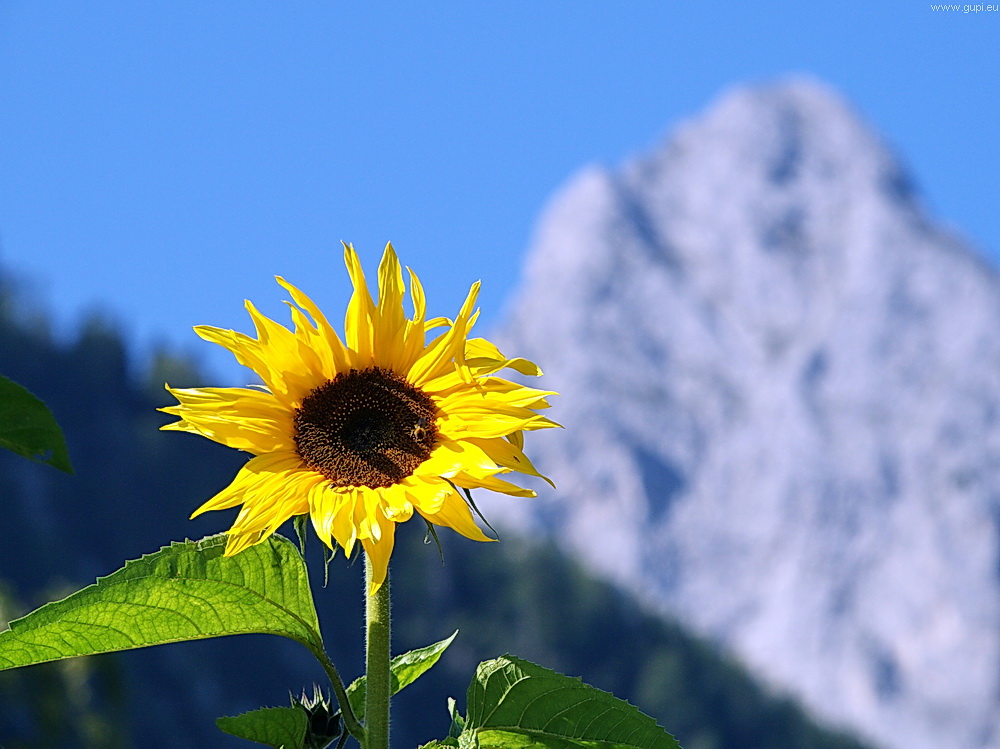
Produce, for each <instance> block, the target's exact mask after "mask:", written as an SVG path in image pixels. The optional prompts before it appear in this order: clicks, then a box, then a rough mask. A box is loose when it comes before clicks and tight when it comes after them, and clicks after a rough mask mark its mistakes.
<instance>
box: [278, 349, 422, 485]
mask: <svg viewBox="0 0 1000 749" xmlns="http://www.w3.org/2000/svg"><path fill="white" fill-rule="evenodd" d="M436 412H437V409H436V407H435V406H434V403H433V401H432V400H431V399H430V397H429V396H428V395H427V394H426V393H424V392H422V391H420V390H418V389H417V388H415V387H413V386H412V385H410V384H409V383H408V382H406V380H404V379H403V378H402V377H400V376H399V375H398V374H396V373H395V372H392V371H391V370H388V369H382V368H380V367H373V368H371V369H352V370H351V371H350V372H341V373H340V374H338V375H337V376H336V377H335V378H334V379H332V380H329V381H327V382H325V383H324V384H322V385H320V386H319V387H318V388H316V389H315V390H313V391H312V392H311V393H309V395H307V396H306V397H305V398H304V399H303V400H302V405H301V406H300V407H299V408H298V409H296V411H295V449H296V451H297V452H298V454H299V457H301V458H302V460H303V462H304V463H305V464H306V465H307V466H309V467H310V468H312V469H313V470H314V471H319V472H320V473H322V474H323V475H324V476H326V478H328V479H329V480H330V482H331V483H332V484H333V485H334V486H367V487H370V488H372V489H377V488H380V487H386V486H392V485H393V484H397V483H399V482H400V481H402V480H403V479H405V478H406V477H407V476H409V475H411V474H412V473H413V472H414V471H415V470H416V469H417V466H419V465H420V464H421V463H423V462H424V461H425V460H427V458H429V457H430V454H431V450H432V449H433V448H434V442H435V440H436V438H437V429H436V427H435V425H434V424H435V414H436Z"/></svg>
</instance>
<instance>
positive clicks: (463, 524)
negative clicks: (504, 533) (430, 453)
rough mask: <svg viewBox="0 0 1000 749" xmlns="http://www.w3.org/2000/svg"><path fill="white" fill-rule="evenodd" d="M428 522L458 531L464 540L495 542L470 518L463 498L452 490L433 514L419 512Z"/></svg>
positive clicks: (469, 511)
mask: <svg viewBox="0 0 1000 749" xmlns="http://www.w3.org/2000/svg"><path fill="white" fill-rule="evenodd" d="M420 514H421V515H423V516H424V517H425V518H427V520H428V522H431V523H434V524H435V525H441V526H446V527H448V528H451V529H452V530H455V531H458V532H459V533H461V534H462V535H463V536H465V537H466V538H471V539H472V540H473V541H496V540H497V539H495V538H490V537H489V536H487V535H486V534H485V533H483V532H482V530H480V528H479V526H478V525H476V521H475V520H474V519H473V517H472V511H471V510H470V509H469V505H468V504H467V503H466V501H465V498H464V497H462V496H461V495H460V494H459V493H458V492H456V491H454V490H452V491H451V492H450V493H449V494H448V495H447V496H446V497H445V498H444V502H443V503H442V505H441V509H439V510H438V511H437V512H434V513H426V512H420Z"/></svg>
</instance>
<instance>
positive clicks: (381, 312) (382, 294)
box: [373, 243, 406, 371]
mask: <svg viewBox="0 0 1000 749" xmlns="http://www.w3.org/2000/svg"><path fill="white" fill-rule="evenodd" d="M403 292H404V287H403V269H402V267H401V266H400V264H399V259H398V258H397V257H396V252H395V251H394V250H393V249H392V244H391V243H390V244H387V245H386V246H385V253H384V254H383V255H382V262H381V263H380V264H379V267H378V308H377V311H376V314H375V326H374V327H375V330H374V334H375V335H374V351H373V357H374V361H375V364H376V365H377V366H379V367H385V368H386V369H391V370H393V371H399V369H400V364H401V361H402V359H403V355H404V353H405V348H404V343H405V342H404V338H403V334H404V332H405V326H406V313H405V312H404V311H403Z"/></svg>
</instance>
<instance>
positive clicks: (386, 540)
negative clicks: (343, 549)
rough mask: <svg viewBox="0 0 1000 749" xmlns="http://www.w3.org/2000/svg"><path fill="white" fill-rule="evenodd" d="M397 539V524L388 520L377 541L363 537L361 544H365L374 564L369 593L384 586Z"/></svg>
mask: <svg viewBox="0 0 1000 749" xmlns="http://www.w3.org/2000/svg"><path fill="white" fill-rule="evenodd" d="M395 541H396V524H395V523H393V522H387V523H386V527H385V529H384V530H383V531H382V534H381V538H380V539H378V540H377V541H376V540H374V539H370V538H362V539H361V545H362V546H364V548H365V552H366V553H367V554H368V558H369V559H370V560H371V565H372V579H371V584H370V585H369V586H368V595H370V596H373V595H375V591H377V590H378V589H379V588H381V587H382V583H384V582H385V578H386V575H387V574H388V571H389V558H390V557H391V556H392V548H393V545H394V544H395Z"/></svg>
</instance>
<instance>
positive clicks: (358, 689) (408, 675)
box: [347, 629, 458, 720]
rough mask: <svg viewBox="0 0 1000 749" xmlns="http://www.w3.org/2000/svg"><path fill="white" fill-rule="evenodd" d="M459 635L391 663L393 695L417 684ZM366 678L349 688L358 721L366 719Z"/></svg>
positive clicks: (417, 650) (361, 678) (454, 633)
mask: <svg viewBox="0 0 1000 749" xmlns="http://www.w3.org/2000/svg"><path fill="white" fill-rule="evenodd" d="M457 634H458V630H457V629H456V630H455V631H454V632H452V634H451V637H449V638H447V639H444V640H441V641H440V642H435V643H434V644H433V645H428V646H427V647H424V648H418V649H416V650H411V651H410V652H408V653H403V654H402V655H397V656H396V657H395V658H393V659H392V660H391V661H390V662H389V671H390V676H391V678H392V685H391V689H392V692H391V693H392V694H396V692H398V691H399V690H401V689H402V688H403V687H407V686H409V685H410V684H412V683H413V682H415V681H416V680H417V679H418V678H419V677H420V676H421V675H422V674H423V673H424V672H425V671H426V670H427V669H429V668H430V667H431V666H433V665H434V664H435V663H437V662H438V658H440V657H441V653H443V652H444V651H445V650H447V648H448V646H449V645H451V643H452V640H454V639H455V636H456V635H457ZM365 683H366V682H365V677H364V676H361V677H358V678H357V679H355V680H354V682H353V683H352V684H351V686H349V687H348V688H347V699H348V700H350V702H351V709H352V710H353V711H354V714H355V715H356V716H357V718H358V720H364V718H365V693H366V690H365Z"/></svg>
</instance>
